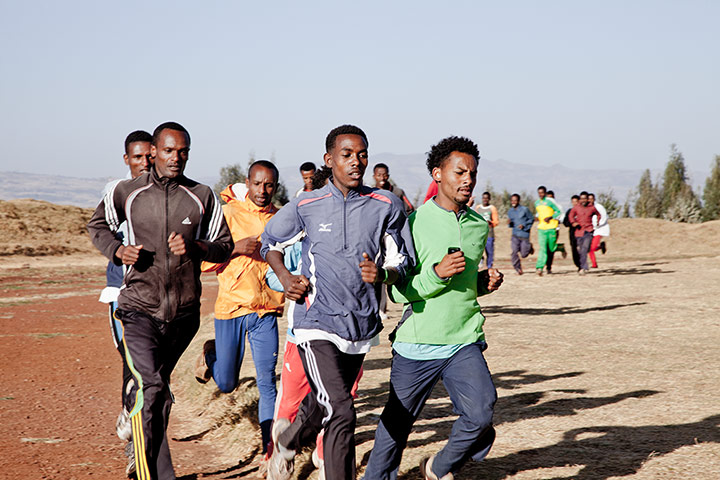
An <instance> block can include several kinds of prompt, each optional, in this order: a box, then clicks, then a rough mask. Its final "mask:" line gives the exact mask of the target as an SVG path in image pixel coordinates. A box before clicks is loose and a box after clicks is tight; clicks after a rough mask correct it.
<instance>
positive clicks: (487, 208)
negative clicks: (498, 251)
mask: <svg viewBox="0 0 720 480" xmlns="http://www.w3.org/2000/svg"><path fill="white" fill-rule="evenodd" d="M475 211H476V212H477V213H479V214H480V216H481V217H483V218H484V219H485V221H486V222H488V225H489V226H490V231H489V232H488V238H487V243H486V244H485V265H487V268H492V266H493V259H494V258H495V227H497V226H498V225H499V224H500V219H499V218H498V211H497V208H495V205H490V192H483V194H482V203H481V204H480V205H478V206H477V207H475Z"/></svg>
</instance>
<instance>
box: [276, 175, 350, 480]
mask: <svg viewBox="0 0 720 480" xmlns="http://www.w3.org/2000/svg"><path fill="white" fill-rule="evenodd" d="M331 173H332V170H331V169H329V168H327V167H325V166H323V167H322V168H321V169H320V170H318V171H316V172H315V176H314V177H313V190H316V189H318V188H322V187H324V186H325V185H326V184H327V182H328V179H329V178H330V174H331ZM300 240H302V239H300ZM300 240H298V241H297V242H295V243H293V244H292V245H291V246H289V247H287V248H286V249H285V260H284V264H285V268H287V269H288V271H289V272H290V273H292V274H293V275H301V274H302V272H301V268H300V267H301V264H302V242H301V241H300ZM265 279H266V281H267V284H268V286H269V287H270V288H272V289H273V290H276V291H278V292H282V291H284V290H283V286H282V283H280V280H278V278H277V275H276V274H275V272H274V271H273V269H272V268H269V269H268V272H267V275H266V276H265ZM294 308H295V302H288V312H287V319H288V329H287V334H286V337H285V338H286V340H285V350H284V353H283V366H282V375H280V388H279V389H278V394H277V399H276V401H275V415H274V416H273V421H275V422H277V421H278V419H279V418H284V419H287V421H289V422H292V421H293V420H295V417H296V416H297V413H298V409H299V408H300V403H302V401H303V399H304V398H305V396H306V395H307V394H308V393H310V391H311V390H310V384H309V383H308V380H307V377H306V376H305V370H304V369H303V364H302V360H301V358H300V353H299V352H298V349H297V345H296V341H295V335H294V334H293V329H292V327H293V323H292V322H293V310H294ZM362 375H363V369H362V368H360V373H359V374H358V377H357V378H356V379H355V384H354V385H353V388H352V390H351V391H350V394H351V395H352V397H353V398H357V389H358V384H359V382H360V379H361V378H362ZM322 435H323V432H322V431H321V432H320V433H319V434H318V436H317V440H316V442H315V445H316V448H315V450H313V453H312V461H313V464H314V465H315V467H316V468H317V469H318V470H319V472H318V479H319V480H325V470H324V465H323V463H324V456H323V449H322Z"/></svg>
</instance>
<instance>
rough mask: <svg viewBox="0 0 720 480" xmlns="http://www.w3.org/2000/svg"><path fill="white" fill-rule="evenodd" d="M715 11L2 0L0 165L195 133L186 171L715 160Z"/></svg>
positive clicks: (59, 169)
mask: <svg viewBox="0 0 720 480" xmlns="http://www.w3.org/2000/svg"><path fill="white" fill-rule="evenodd" d="M718 18H720V2H716V1H712V0H707V1H697V0H684V1H681V0H677V1H662V0H648V1H643V0H634V1H613V0H606V1H602V2H601V1H596V2H578V1H553V0H547V1H544V2H538V1H523V0H518V1H513V2H486V1H468V2H453V1H446V2H437V1H432V2H426V1H407V2H400V1H397V2H389V1H387V0H386V1H377V2H376V1H368V2H346V1H332V2H286V1H281V0H279V1H274V2H252V3H250V2H220V1H203V2H198V1H173V2H164V1H153V2H139V1H137V2H136V1H124V2H98V1H85V2H80V1H73V0H65V1H63V2H57V1H44V2H42V1H33V0H24V1H22V2H19V1H10V0H0V112H1V113H0V142H1V144H2V146H3V149H2V153H0V171H19V172H28V173H43V174H53V175H68V176H74V177H119V176H123V175H124V174H125V166H124V164H123V162H122V154H123V141H124V138H125V136H126V135H127V134H128V133H129V132H131V131H133V130H136V129H144V130H148V131H150V132H152V130H153V129H154V128H155V127H156V126H157V125H158V124H160V123H162V122H165V121H170V120H172V121H177V122H179V123H181V124H183V125H184V126H185V127H186V128H187V129H188V130H189V131H190V134H191V137H192V149H191V154H190V161H189V163H188V167H187V170H186V173H187V175H188V176H190V177H203V176H205V177H207V176H216V175H217V174H218V172H219V170H220V168H221V167H222V166H224V165H228V164H234V163H241V164H246V162H247V159H248V157H249V155H250V154H251V153H254V155H255V157H256V158H270V157H273V158H275V160H276V161H277V163H278V164H279V165H281V166H287V165H299V164H300V163H302V162H304V161H315V162H316V163H317V162H320V161H321V159H322V154H323V153H324V141H325V136H326V135H327V133H328V132H329V131H330V130H331V129H332V128H334V127H335V126H337V125H341V124H344V123H352V124H355V125H358V126H360V127H361V128H363V129H364V130H365V132H366V133H367V135H368V138H369V142H370V155H371V158H370V162H371V163H372V154H373V153H381V152H391V153H396V154H408V153H422V152H426V151H428V150H429V149H430V146H431V145H433V144H434V143H437V142H438V141H439V140H441V139H442V138H444V137H446V136H448V135H463V136H467V137H469V138H471V139H473V140H474V141H475V142H476V143H477V144H478V146H479V148H480V152H481V156H482V157H484V158H488V159H492V160H507V161H511V162H516V163H524V164H533V165H547V166H548V167H551V166H552V165H555V164H561V165H565V166H568V167H574V168H588V169H591V168H592V169H603V168H608V169H610V168H613V169H615V168H622V169H644V168H651V169H662V168H663V166H664V165H665V163H666V162H667V159H668V155H669V152H670V144H672V143H675V144H677V146H678V149H679V150H680V151H681V152H682V153H683V155H684V157H685V160H686V163H687V165H688V167H689V169H690V170H691V171H692V170H694V171H703V172H707V171H709V169H710V164H711V162H712V161H713V158H714V156H715V155H716V154H720V88H718V84H719V79H720V28H718V27H717V20H718Z"/></svg>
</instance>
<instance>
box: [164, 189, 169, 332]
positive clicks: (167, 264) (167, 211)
mask: <svg viewBox="0 0 720 480" xmlns="http://www.w3.org/2000/svg"><path fill="white" fill-rule="evenodd" d="M169 185H170V184H169V183H168V184H166V185H165V275H166V277H165V319H166V321H170V245H168V241H167V239H168V238H169V237H170V218H169V217H170V206H169V200H168V195H169V188H168V187H169Z"/></svg>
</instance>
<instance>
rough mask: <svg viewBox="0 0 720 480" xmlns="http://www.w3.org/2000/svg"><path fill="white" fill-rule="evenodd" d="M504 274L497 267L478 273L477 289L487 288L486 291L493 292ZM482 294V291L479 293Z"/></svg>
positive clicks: (500, 283) (498, 286) (501, 281)
mask: <svg viewBox="0 0 720 480" xmlns="http://www.w3.org/2000/svg"><path fill="white" fill-rule="evenodd" d="M503 278H505V276H504V275H503V274H502V273H500V271H498V270H497V269H494V268H488V269H487V270H482V271H481V272H480V273H478V291H480V292H481V291H484V290H487V293H490V292H494V291H495V290H497V289H498V288H500V285H502V283H503ZM481 294H482V293H481Z"/></svg>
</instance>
